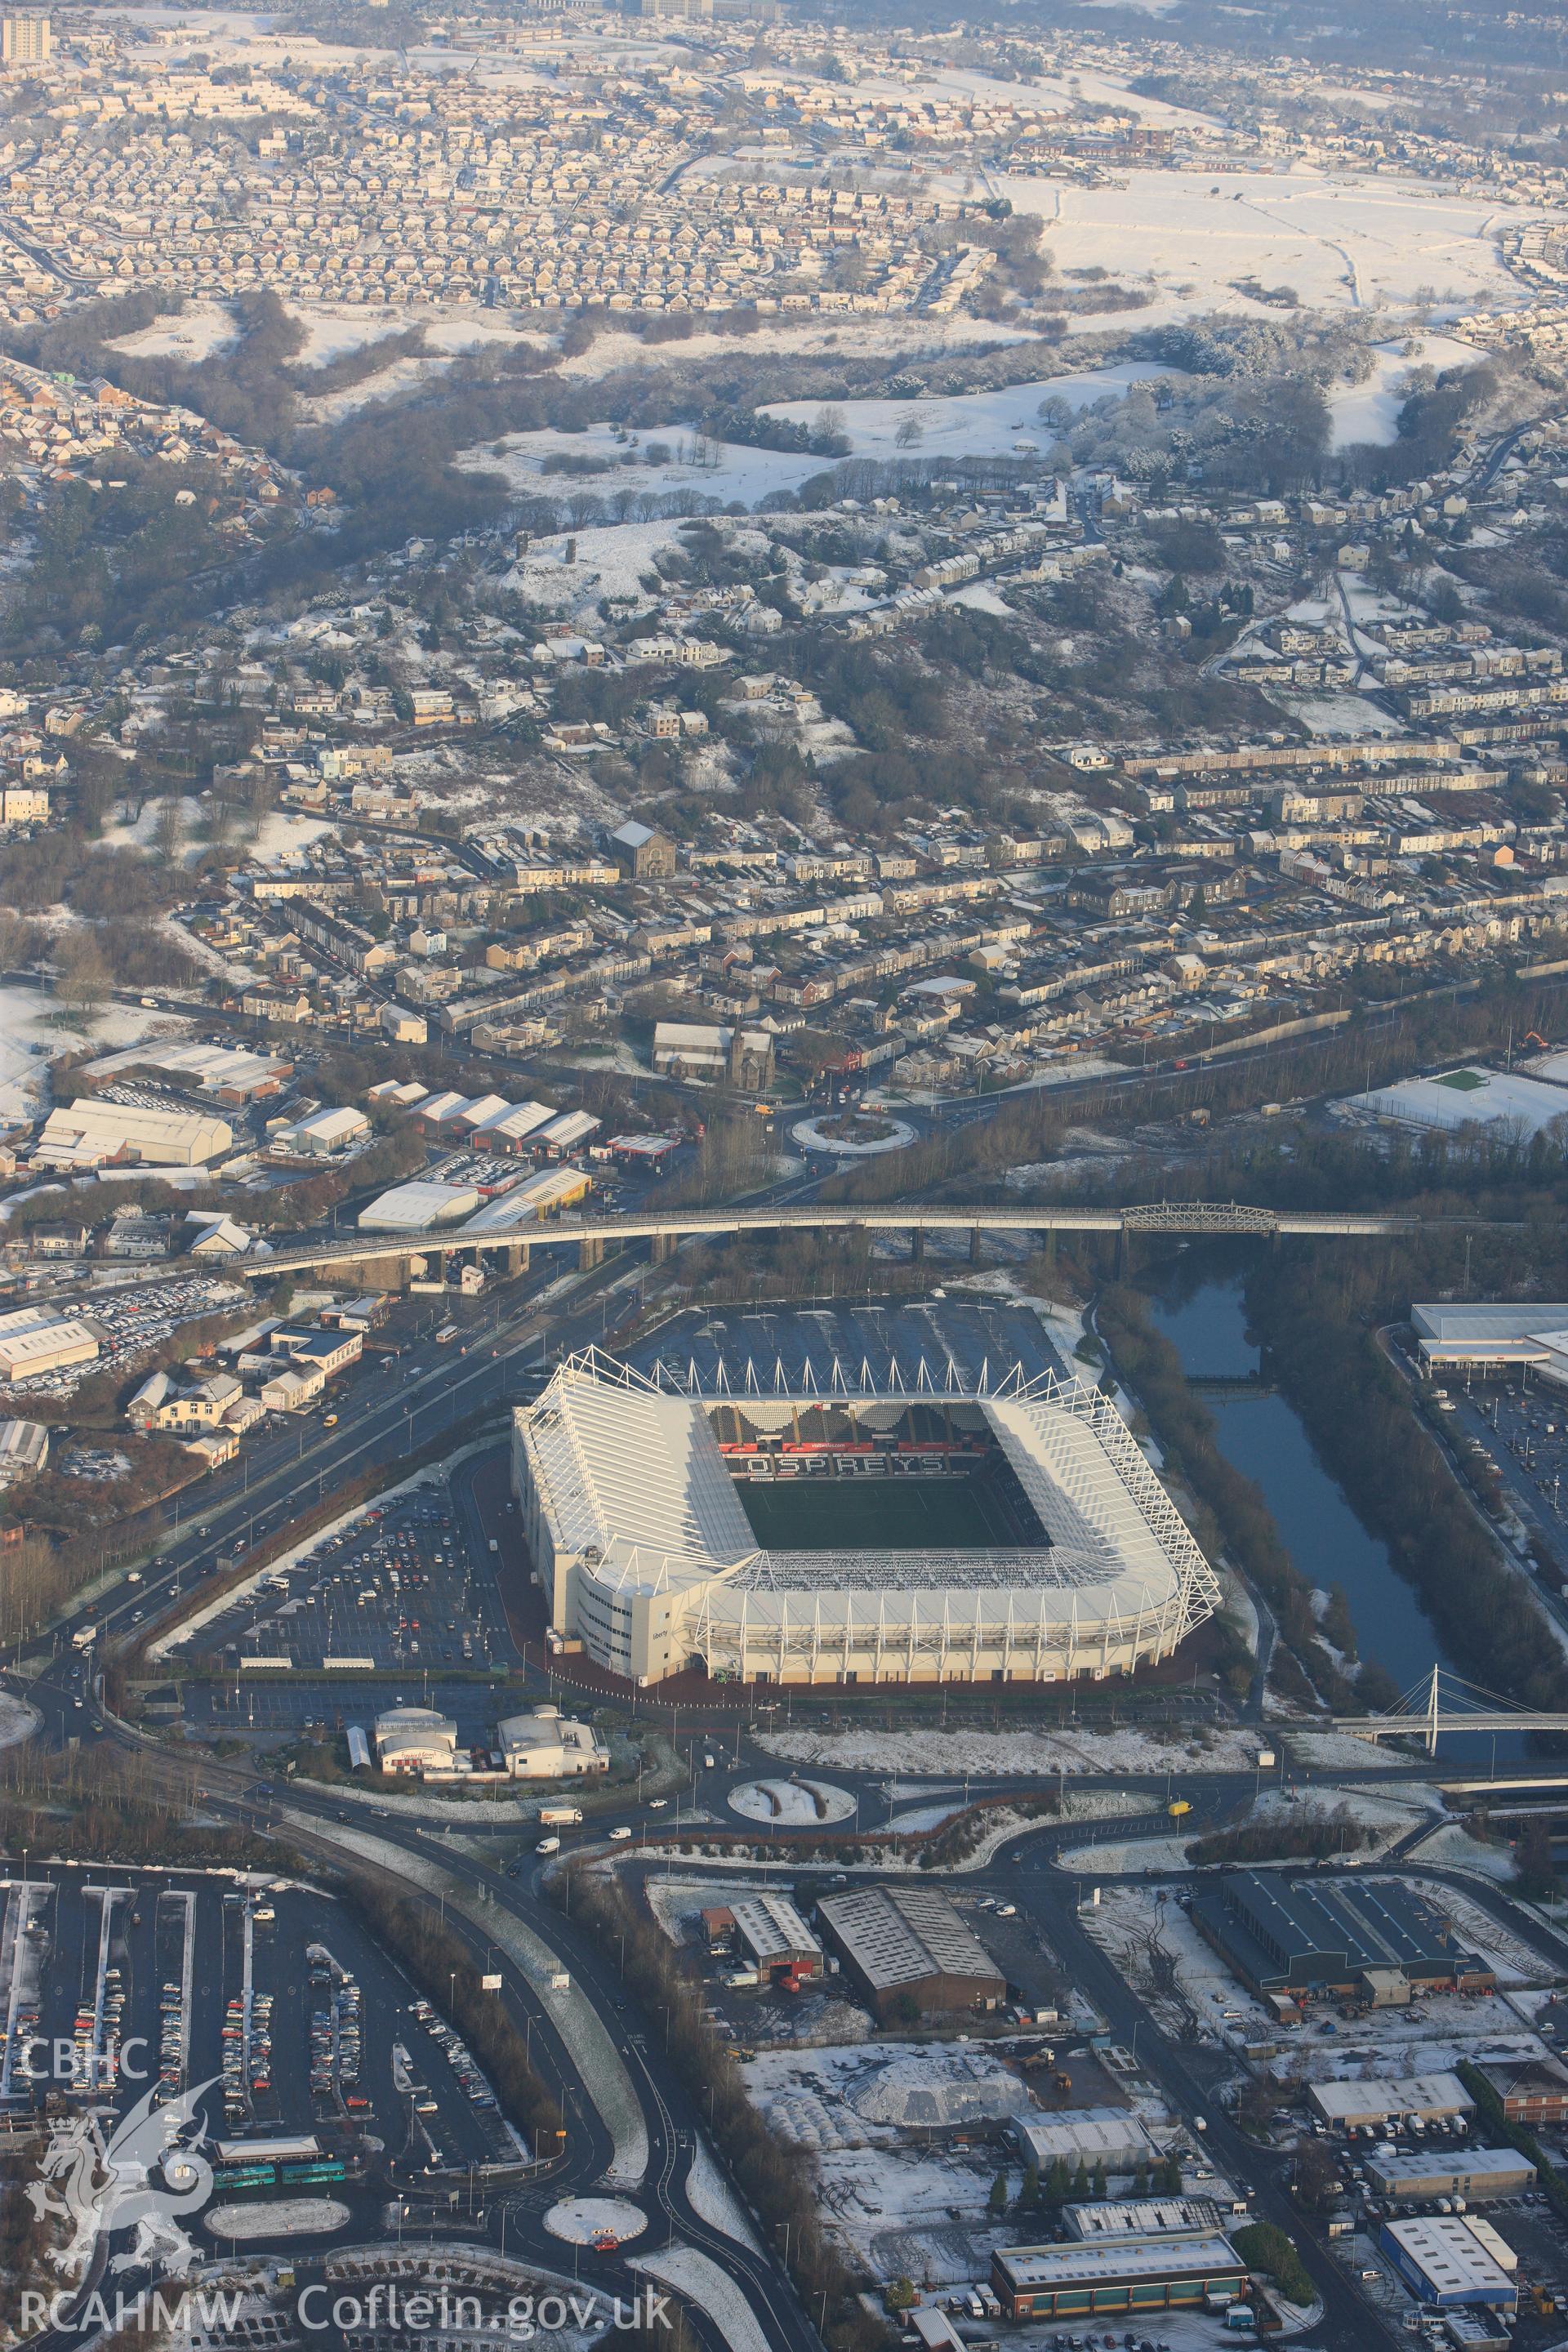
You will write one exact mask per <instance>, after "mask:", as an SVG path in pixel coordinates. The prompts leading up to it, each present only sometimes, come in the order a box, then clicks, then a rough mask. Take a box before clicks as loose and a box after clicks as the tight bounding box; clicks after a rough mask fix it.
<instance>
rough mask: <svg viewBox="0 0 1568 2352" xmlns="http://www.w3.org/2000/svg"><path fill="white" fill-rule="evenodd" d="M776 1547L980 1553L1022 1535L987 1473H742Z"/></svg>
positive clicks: (745, 1504)
mask: <svg viewBox="0 0 1568 2352" xmlns="http://www.w3.org/2000/svg"><path fill="white" fill-rule="evenodd" d="M735 1491H736V1493H737V1494H738V1495H739V1496H740V1498H741V1507H742V1510H743V1511H744V1512H745V1514H746V1517H747V1518H748V1519H749V1520H750V1521H751V1523H752V1534H753V1535H754V1536H755V1537H756V1538H757V1541H758V1542H759V1543H760V1544H762V1545H763V1546H764V1547H765V1549H768V1550H770V1551H981V1550H984V1549H987V1548H988V1547H993V1546H996V1547H1001V1548H1003V1549H1013V1548H1014V1547H1015V1546H1016V1544H1017V1541H1018V1538H1017V1536H1016V1533H1015V1531H1014V1529H1013V1528H1011V1527H1010V1526H1009V1525H1008V1523H1007V1520H1006V1517H1005V1514H1004V1513H1003V1510H1002V1508H1001V1506H1000V1505H999V1503H998V1502H997V1500H996V1498H995V1496H994V1495H993V1494H992V1493H991V1491H990V1488H989V1486H988V1485H987V1482H986V1481H985V1480H984V1478H868V1479H866V1480H864V1481H861V1480H859V1479H858V1478H785V1479H779V1480H777V1481H776V1482H775V1481H773V1480H769V1481H766V1482H752V1481H751V1480H749V1479H744V1478H742V1479H741V1480H739V1481H738V1482H737V1484H736V1489H735Z"/></svg>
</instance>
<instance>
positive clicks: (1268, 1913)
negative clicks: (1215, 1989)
mask: <svg viewBox="0 0 1568 2352" xmlns="http://www.w3.org/2000/svg"><path fill="white" fill-rule="evenodd" d="M1192 1916H1193V1924H1194V1927H1198V1928H1199V1929H1200V1930H1201V1931H1202V1933H1203V1934H1204V1935H1205V1937H1207V1938H1208V1940H1209V1942H1210V1943H1211V1944H1212V1945H1213V1946H1214V1947H1215V1950H1216V1951H1218V1952H1220V1953H1222V1954H1223V1955H1224V1957H1225V1958H1226V1961H1227V1962H1228V1963H1229V1965H1230V1967H1231V1968H1232V1969H1234V1970H1235V1971H1236V1973H1237V1976H1238V1977H1239V1978H1240V1979H1241V1980H1242V1982H1243V1983H1244V1984H1246V1985H1247V1986H1248V1987H1250V1989H1251V1990H1252V1991H1254V1992H1256V1993H1257V1994H1258V1996H1259V1997H1260V1999H1263V2000H1273V2001H1274V2002H1276V2003H1277V2004H1279V2003H1285V2004H1292V2003H1294V2002H1296V2001H1298V2000H1307V1999H1310V1997H1311V1996H1313V1995H1314V1994H1327V1993H1333V1994H1337V1995H1339V1996H1341V1997H1342V1998H1346V1999H1360V2000H1363V2001H1365V2002H1366V2003H1367V2005H1368V2006H1369V2007H1372V2008H1388V2007H1400V2006H1403V2005H1404V2004H1405V2002H1407V2001H1408V2000H1410V1999H1411V1998H1412V1995H1413V1994H1414V1993H1415V1991H1417V1990H1439V1989H1440V1990H1445V1991H1456V1992H1490V1991H1492V1990H1494V1989H1495V1987H1496V1983H1497V1979H1496V1977H1495V1975H1494V1973H1493V1971H1492V1970H1491V1969H1489V1967H1488V1966H1487V1964H1486V1962H1485V1961H1484V1960H1482V1959H1480V1958H1478V1956H1477V1955H1476V1954H1475V1953H1474V1952H1468V1951H1466V1950H1464V1949H1463V1948H1461V1947H1460V1946H1459V1945H1458V1944H1457V1943H1456V1942H1455V1941H1454V1939H1453V1933H1452V1930H1451V1928H1450V1927H1448V1926H1447V1923H1446V1922H1445V1921H1444V1919H1443V1918H1442V1916H1440V1914H1439V1913H1438V1912H1436V1910H1435V1909H1434V1908H1433V1906H1431V1905H1430V1904H1429V1903H1427V1902H1426V1901H1425V1900H1424V1899H1423V1898H1422V1897H1421V1896H1420V1895H1416V1894H1414V1893H1413V1892H1412V1891H1411V1890H1410V1889H1409V1888H1408V1887H1405V1886H1402V1885H1397V1884H1395V1883H1394V1882H1393V1881H1385V1882H1382V1883H1379V1884H1378V1885H1367V1886H1356V1887H1350V1886H1343V1885H1308V1884H1307V1883H1306V1882H1305V1881H1304V1880H1301V1879H1290V1878H1286V1877H1284V1876H1282V1875H1280V1874H1278V1873H1276V1872H1272V1871H1253V1870H1242V1871H1236V1872H1233V1873H1231V1874H1229V1875H1228V1876H1226V1877H1225V1878H1222V1879H1220V1880H1219V1882H1218V1883H1217V1885H1215V1886H1214V1887H1213V1888H1212V1889H1210V1888H1205V1890H1204V1891H1203V1893H1202V1894H1200V1895H1195V1896H1194V1899H1193V1906H1192Z"/></svg>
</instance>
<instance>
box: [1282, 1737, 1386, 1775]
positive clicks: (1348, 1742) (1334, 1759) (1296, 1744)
mask: <svg viewBox="0 0 1568 2352" xmlns="http://www.w3.org/2000/svg"><path fill="white" fill-rule="evenodd" d="M1283 1737H1284V1745H1285V1746H1286V1747H1287V1748H1289V1752H1290V1755H1291V1757H1292V1758H1293V1759H1294V1760H1295V1761H1296V1763H1298V1764H1299V1765H1300V1768H1301V1769H1302V1770H1303V1771H1304V1772H1357V1771H1360V1772H1393V1771H1396V1770H1400V1769H1403V1768H1404V1766H1405V1765H1406V1764H1408V1763H1409V1761H1410V1759H1409V1757H1408V1756H1406V1755H1405V1754H1403V1753H1402V1752H1401V1750H1400V1749H1399V1748H1384V1747H1382V1746H1376V1745H1374V1744H1373V1741H1372V1740H1370V1739H1357V1738H1353V1737H1352V1734H1351V1733H1350V1732H1348V1731H1312V1730H1295V1729H1291V1730H1289V1731H1287V1732H1285V1734H1284V1736H1283Z"/></svg>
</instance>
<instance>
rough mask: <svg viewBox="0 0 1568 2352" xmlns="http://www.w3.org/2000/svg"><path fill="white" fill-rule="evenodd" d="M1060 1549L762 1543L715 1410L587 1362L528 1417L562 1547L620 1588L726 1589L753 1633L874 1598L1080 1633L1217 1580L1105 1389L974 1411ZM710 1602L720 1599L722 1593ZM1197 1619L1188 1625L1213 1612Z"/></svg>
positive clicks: (1019, 1396) (1014, 1400)
mask: <svg viewBox="0 0 1568 2352" xmlns="http://www.w3.org/2000/svg"><path fill="white" fill-rule="evenodd" d="M710 1402H711V1401H710V1400H702V1399H693V1398H691V1397H678V1396H672V1395H670V1394H668V1392H667V1391H662V1390H660V1389H659V1388H658V1387H657V1386H655V1385H653V1384H652V1383H650V1382H648V1381H645V1380H644V1379H642V1378H641V1376H640V1375H638V1374H637V1373H634V1372H631V1371H629V1370H627V1369H626V1367H624V1366H622V1365H617V1364H613V1363H609V1362H606V1361H605V1360H604V1359H602V1358H599V1357H595V1356H594V1355H592V1354H589V1355H587V1356H584V1357H576V1358H572V1359H569V1360H567V1361H566V1362H565V1363H563V1365H562V1366H561V1368H560V1369H559V1370H558V1371H557V1373H556V1375H555V1377H554V1379H553V1380H552V1381H551V1383H550V1386H549V1388H548V1389H547V1390H546V1391H545V1393H544V1396H543V1397H542V1399H541V1401H540V1403H539V1404H538V1406H537V1407H535V1408H534V1410H533V1412H532V1413H531V1415H530V1416H529V1420H528V1431H529V1441H530V1447H531V1455H532V1460H533V1463H534V1465H535V1471H536V1475H537V1476H538V1479H539V1483H540V1486H541V1488H542V1492H543V1493H544V1494H545V1495H546V1496H547V1497H548V1505H549V1508H550V1512H551V1517H552V1524H553V1527H554V1530H555V1543H556V1547H557V1549H559V1550H563V1551H570V1552H572V1553H574V1554H575V1555H576V1556H577V1557H579V1558H586V1559H589V1560H590V1561H591V1563H592V1565H593V1568H594V1570H595V1575H596V1577H597V1579H598V1580H600V1581H601V1582H603V1583H605V1584H608V1585H610V1586H612V1587H613V1588H615V1589H616V1590H619V1591H643V1592H654V1591H679V1590H683V1589H685V1588H687V1587H689V1586H690V1585H694V1584H697V1583H705V1582H709V1581H710V1580H712V1579H714V1578H715V1576H719V1577H721V1578H722V1579H723V1582H724V1587H725V1590H726V1591H732V1592H734V1593H735V1594H736V1595H737V1597H738V1596H739V1595H741V1594H742V1593H744V1594H746V1595H747V1596H749V1600H750V1603H751V1607H752V1617H753V1621H754V1620H755V1617H756V1615H757V1612H758V1610H759V1608H760V1610H761V1612H762V1614H763V1616H764V1617H765V1615H766V1614H767V1613H768V1610H769V1606H770V1602H771V1604H772V1606H773V1608H775V1609H784V1608H786V1607H787V1606H788V1603H789V1601H790V1600H791V1598H792V1597H795V1596H799V1597H800V1599H801V1601H802V1602H803V1603H806V1604H809V1605H810V1606H811V1607H813V1608H814V1609H815V1608H820V1607H824V1606H827V1605H832V1606H834V1607H836V1608H837V1610H838V1611H839V1612H841V1613H846V1614H848V1615H850V1616H854V1615H856V1614H858V1613H859V1612H860V1610H861V1608H862V1606H863V1605H866V1604H867V1603H869V1605H871V1606H872V1607H873V1608H874V1606H875V1596H876V1595H877V1594H878V1593H879V1592H883V1591H889V1590H891V1591H899V1592H902V1593H905V1594H907V1595H916V1594H923V1595H930V1596H931V1597H932V1599H933V1600H940V1599H941V1597H942V1596H943V1595H945V1594H947V1593H949V1592H952V1591H965V1592H970V1593H984V1592H991V1593H995V1594H997V1595H999V1596H1003V1597H1004V1598H1005V1595H1006V1594H1008V1593H1009V1592H1014V1591H1024V1590H1029V1591H1034V1592H1037V1593H1039V1592H1051V1591H1055V1592H1059V1593H1060V1594H1061V1595H1062V1596H1063V1601H1064V1606H1066V1607H1068V1608H1070V1611H1071V1613H1072V1615H1073V1617H1074V1619H1075V1622H1076V1621H1078V1620H1079V1619H1082V1620H1085V1621H1088V1620H1092V1619H1094V1618H1097V1617H1100V1616H1101V1615H1103V1616H1105V1617H1107V1618H1110V1617H1117V1616H1125V1617H1131V1616H1136V1615H1138V1614H1140V1613H1141V1612H1149V1611H1151V1610H1158V1609H1162V1608H1165V1607H1168V1606H1170V1605H1171V1604H1173V1603H1176V1604H1177V1605H1178V1606H1179V1605H1180V1601H1181V1599H1182V1598H1183V1596H1185V1597H1186V1598H1187V1599H1188V1600H1189V1601H1190V1600H1191V1599H1192V1598H1193V1597H1194V1596H1198V1595H1201V1596H1202V1598H1203V1600H1205V1601H1208V1602H1209V1604H1210V1605H1211V1606H1212V1605H1213V1601H1214V1600H1215V1598H1216V1597H1217V1592H1216V1591H1215V1589H1214V1577H1213V1571H1212V1570H1210V1569H1209V1567H1208V1564H1207V1562H1206V1561H1205V1559H1204V1558H1203V1555H1202V1553H1201V1552H1200V1551H1199V1550H1198V1549H1197V1547H1196V1545H1195V1544H1194V1542H1193V1540H1192V1538H1191V1536H1190V1535H1189V1534H1188V1532H1187V1529H1186V1528H1185V1525H1184V1522H1183V1521H1182V1519H1181V1518H1180V1517H1179V1515H1178V1514H1177V1512H1176V1510H1175V1508H1174V1507H1173V1504H1172V1503H1171V1501H1170V1499H1169V1497H1168V1496H1167V1495H1166V1494H1165V1492H1164V1489H1163V1487H1162V1486H1160V1484H1159V1481H1158V1480H1157V1479H1156V1478H1155V1476H1154V1475H1153V1473H1152V1471H1151V1469H1150V1468H1149V1465H1148V1464H1147V1462H1146V1461H1145V1460H1144V1458H1143V1455H1142V1453H1141V1452H1140V1451H1139V1448H1138V1446H1137V1445H1136V1444H1135V1443H1134V1442H1133V1439H1132V1436H1131V1433H1130V1432H1129V1430H1128V1428H1127V1425H1126V1423H1124V1422H1123V1421H1122V1420H1121V1416H1120V1414H1119V1413H1118V1412H1116V1410H1115V1407H1114V1406H1113V1405H1112V1404H1111V1403H1110V1401H1109V1399H1107V1398H1106V1397H1104V1396H1103V1395H1102V1394H1101V1393H1100V1391H1098V1390H1096V1389H1089V1388H1086V1387H1084V1386H1083V1385H1082V1384H1081V1383H1080V1382H1078V1381H1073V1382H1070V1383H1068V1384H1066V1385H1060V1384H1058V1383H1056V1382H1054V1381H1047V1382H1045V1383H1043V1384H1040V1383H1037V1384H1036V1385H1035V1387H1034V1389H1033V1390H1032V1391H1028V1392H1025V1391H1018V1392H1016V1393H1015V1394H1014V1395H1012V1396H1009V1397H1005V1398H1003V1397H984V1398H979V1399H973V1398H971V1399H969V1400H968V1401H967V1402H969V1403H970V1404H971V1405H972V1406H973V1407H975V1408H977V1409H978V1411H979V1412H980V1414H981V1416H982V1417H983V1419H984V1422H985V1423H986V1424H987V1426H988V1427H989V1428H990V1430H991V1431H992V1433H994V1436H995V1437H996V1439H997V1441H998V1443H999V1444H1000V1445H1001V1447H1002V1449H1003V1451H1004V1453H1005V1454H1006V1457H1007V1459H1008V1461H1009V1462H1010V1463H1011V1465H1012V1466H1013V1468H1014V1469H1015V1470H1016V1473H1017V1475H1018V1477H1019V1479H1020V1482H1021V1483H1022V1485H1023V1486H1024V1490H1025V1493H1026V1496H1027V1498H1028V1500H1029V1503H1030V1505H1031V1507H1033V1509H1034V1510H1035V1512H1036V1515H1037V1517H1038V1519H1039V1521H1040V1524H1041V1526H1042V1528H1044V1529H1045V1531H1046V1533H1047V1537H1048V1538H1049V1542H1048V1546H1047V1547H1041V1548H1037V1549H1005V1550H1003V1549H997V1550H978V1549H977V1550H973V1551H964V1552H955V1551H952V1550H927V1551H922V1550H917V1549H886V1550H881V1549H870V1550H866V1549H855V1550H843V1551H832V1552H821V1551H810V1552H801V1551H788V1550H765V1549H761V1548H759V1546H758V1544H757V1540H756V1537H755V1535H754V1534H753V1532H752V1527H751V1523H750V1521H749V1520H748V1519H747V1517H746V1515H745V1512H744V1510H743V1509H742V1505H741V1502H740V1498H739V1496H738V1495H737V1494H736V1491H735V1486H734V1484H733V1481H732V1480H731V1476H730V1474H729V1471H728V1469H727V1468H726V1466H725V1463H724V1459H723V1456H722V1455H721V1453H720V1451H719V1447H718V1444H717V1441H716V1440H715V1438H714V1436H713V1433H712V1431H711V1429H710V1426H709V1420H708V1414H709V1411H710ZM715 1598H716V1599H717V1596H715ZM1205 1613H1206V1611H1205V1609H1204V1608H1202V1607H1201V1606H1199V1607H1198V1608H1197V1609H1196V1611H1195V1615H1202V1614H1205Z"/></svg>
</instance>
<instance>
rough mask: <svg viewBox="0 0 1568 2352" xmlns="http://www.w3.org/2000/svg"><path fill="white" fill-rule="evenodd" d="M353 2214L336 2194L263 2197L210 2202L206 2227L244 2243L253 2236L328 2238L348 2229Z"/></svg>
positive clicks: (215, 2233)
mask: <svg viewBox="0 0 1568 2352" xmlns="http://www.w3.org/2000/svg"><path fill="white" fill-rule="evenodd" d="M352 2218H353V2217H352V2216H351V2214H350V2212H349V2209H348V2207H347V2206H346V2205H340V2204H339V2203H338V2201H337V2200H336V2198H335V2197H286V2198H285V2199H284V2200H283V2201H282V2202H281V2203H280V2204H277V2205H268V2204H267V2203H265V2202H263V2201H261V2200H257V2201H255V2202H253V2203H247V2204H241V2205H209V2206H208V2208H207V2210H206V2211H205V2213H204V2214H203V2215H202V2227H203V2229H204V2230H207V2231H211V2233H212V2235H213V2236H214V2237H215V2238H221V2239H223V2240H225V2241H226V2242H228V2243H230V2244H235V2245H244V2244H245V2243H246V2242H247V2240H249V2239H251V2238H274V2239H279V2238H282V2239H287V2238H327V2237H331V2233H332V2231H334V2230H346V2229H347V2228H348V2225H349V2222H350V2221H351V2219H352Z"/></svg>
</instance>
